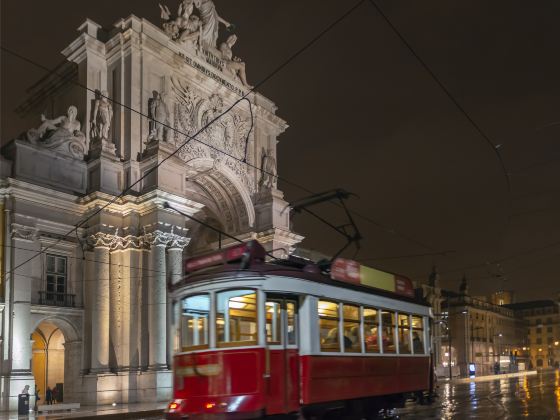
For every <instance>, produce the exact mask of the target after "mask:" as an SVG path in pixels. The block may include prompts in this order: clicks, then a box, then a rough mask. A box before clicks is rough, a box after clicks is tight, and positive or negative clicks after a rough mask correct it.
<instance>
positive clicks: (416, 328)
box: [412, 315, 426, 354]
mask: <svg viewBox="0 0 560 420" xmlns="http://www.w3.org/2000/svg"><path fill="white" fill-rule="evenodd" d="M412 350H413V351H414V354H424V353H425V352H426V350H425V349H424V323H423V320H422V317H421V316H415V315H412Z"/></svg>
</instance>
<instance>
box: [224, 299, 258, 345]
mask: <svg viewBox="0 0 560 420" xmlns="http://www.w3.org/2000/svg"><path fill="white" fill-rule="evenodd" d="M257 332H258V328H257V293H256V292H255V291H254V290H227V291H224V292H220V293H217V294H216V337H217V344H218V347H229V346H247V345H251V344H256V343H257V340H258V336H257Z"/></svg>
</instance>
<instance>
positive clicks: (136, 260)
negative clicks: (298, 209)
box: [0, 2, 302, 410]
mask: <svg viewBox="0 0 560 420" xmlns="http://www.w3.org/2000/svg"><path fill="white" fill-rule="evenodd" d="M207 3H208V4H207ZM209 3H212V2H206V3H204V2H203V4H205V6H204V7H206V8H207V7H209ZM211 5H212V6H213V3H212V4H211ZM201 7H202V6H201ZM179 10H180V12H179V13H178V15H179V16H177V17H175V16H171V15H169V13H168V16H167V17H165V16H164V22H163V25H162V27H161V28H160V27H158V26H156V25H154V24H152V23H150V22H148V21H146V20H144V19H140V18H137V17H135V16H130V17H128V18H126V19H121V20H119V21H118V22H117V23H116V24H115V25H114V27H113V28H110V29H109V30H104V29H103V28H101V27H100V26H99V25H97V24H96V23H94V22H92V21H90V20H86V21H85V22H84V24H83V25H81V26H80V28H79V34H78V37H77V38H76V39H75V40H74V41H73V42H72V43H71V44H70V45H68V46H67V47H66V48H65V49H64V50H63V52H62V53H63V55H64V56H65V57H66V59H67V62H66V63H65V64H64V65H63V66H61V67H60V68H59V69H58V70H57V72H56V74H51V75H49V76H47V77H45V78H44V79H42V80H41V81H39V82H38V83H37V84H36V85H35V86H34V87H33V88H32V90H31V91H30V95H29V97H28V98H27V99H26V100H25V102H23V103H22V104H21V105H20V107H19V110H20V111H21V112H22V113H32V114H36V115H37V125H36V127H35V128H32V129H30V130H29V131H27V132H26V133H23V134H22V135H21V136H19V137H18V138H16V139H14V140H13V141H11V142H9V144H8V145H7V146H5V147H3V149H2V157H1V159H2V160H1V161H0V170H1V177H0V213H1V218H0V241H1V243H0V262H1V267H0V268H1V273H2V276H1V284H0V294H1V296H0V298H1V299H2V302H1V303H0V325H1V327H0V328H1V342H0V346H1V349H0V350H1V354H2V357H1V359H0V398H1V399H0V402H1V408H2V409H4V410H5V409H8V408H9V409H14V408H15V407H16V404H17V395H18V393H20V392H21V390H22V389H23V388H24V386H25V385H29V386H30V389H31V390H33V389H34V386H35V385H37V386H38V388H39V389H40V393H41V395H42V396H43V397H44V390H45V389H46V387H47V386H50V387H53V386H56V385H57V384H61V385H60V386H61V389H62V390H63V394H64V397H63V398H64V401H75V402H81V403H83V404H106V403H112V402H117V403H121V402H122V403H125V402H134V401H154V400H158V401H163V400H166V399H168V398H169V397H170V395H171V394H170V393H171V386H172V381H171V372H170V365H171V356H172V354H173V352H174V350H175V349H176V346H177V340H176V337H175V335H174V331H175V328H174V325H173V323H174V319H173V318H174V317H173V316H172V315H171V314H172V311H171V310H170V307H171V302H169V299H168V297H167V284H168V283H174V282H176V281H178V280H179V279H180V278H181V276H182V261H183V258H184V257H185V256H186V255H188V254H193V253H197V252H201V251H205V250H210V249H215V248H217V247H219V246H220V245H222V244H226V243H227V239H225V238H222V237H221V235H220V234H219V233H216V232H215V231H212V230H210V229H208V228H205V227H204V226H202V225H200V224H197V223H196V222H194V221H193V220H191V219H190V218H189V217H188V216H192V215H194V216H195V217H196V218H198V219H201V220H204V221H205V223H207V224H209V225H211V226H214V227H215V228H217V229H218V230H222V231H225V232H228V233H229V234H231V235H235V236H237V237H239V238H241V239H248V238H254V239H258V240H259V241H261V243H262V244H263V245H264V246H265V248H267V249H268V250H269V251H273V252H274V253H275V254H276V255H280V254H286V253H289V252H290V251H291V249H292V248H293V247H294V245H295V244H297V243H298V242H300V241H301V240H302V237H301V236H299V235H297V234H295V233H293V232H292V231H291V228H290V220H289V211H285V209H286V207H287V203H286V202H285V201H284V199H283V194H282V192H281V191H279V190H278V189H277V186H276V178H275V174H276V145H277V141H278V137H279V135H280V134H281V133H282V132H283V131H284V130H285V129H286V128H287V124H286V123H285V122H284V121H283V120H282V119H281V118H279V117H278V116H277V115H276V114H275V112H276V107H275V105H274V104H273V103H272V102H271V101H270V100H268V99H267V98H265V97H263V96H262V95H260V94H258V93H253V92H250V93H248V92H249V86H248V85H247V81H246V75H245V64H244V63H243V62H242V61H241V60H234V59H233V56H232V51H231V48H232V47H233V44H234V43H235V38H232V37H230V38H228V40H227V41H226V42H224V43H222V44H221V45H219V46H218V43H217V39H216V37H217V28H218V25H219V22H218V21H217V20H215V21H212V19H217V13H216V11H215V10H213V13H210V14H208V13H207V12H208V10H205V9H204V10H203V9H200V10H197V9H196V8H192V10H187V11H185V10H181V9H179ZM181 13H182V14H181ZM185 13H186V14H187V15H185ZM189 14H190V15H189ZM162 16H163V15H162ZM245 95H246V100H245V99H244V100H241V101H239V100H240V98H242V97H243V96H245ZM238 101H239V102H238ZM47 103H48V104H49V106H48V107H47V106H46V105H45V104H47ZM44 109H52V110H53V112H52V115H46V116H43V117H42V118H39V115H40V112H41V111H42V110H44ZM222 113H223V115H221V114H222ZM193 137H194V138H193ZM247 163H248V164H247ZM256 167H257V168H265V171H264V172H263V171H259V170H257V169H255V168H256ZM123 191H125V193H124V194H122V192H123ZM167 205H169V206H171V207H172V208H173V209H177V210H179V211H180V212H182V213H183V214H185V215H187V217H185V216H184V215H182V214H180V213H178V212H176V211H174V210H172V209H170V208H168V207H167ZM32 403H33V401H32Z"/></svg>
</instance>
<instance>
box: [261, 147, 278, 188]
mask: <svg viewBox="0 0 560 420" xmlns="http://www.w3.org/2000/svg"><path fill="white" fill-rule="evenodd" d="M265 188H276V159H274V155H273V153H272V149H268V151H266V150H265V149H264V147H263V149H262V153H261V179H260V180H259V190H262V189H265Z"/></svg>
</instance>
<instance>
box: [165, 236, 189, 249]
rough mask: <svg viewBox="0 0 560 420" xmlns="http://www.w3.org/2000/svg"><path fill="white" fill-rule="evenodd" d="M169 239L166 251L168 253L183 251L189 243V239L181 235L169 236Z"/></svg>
mask: <svg viewBox="0 0 560 420" xmlns="http://www.w3.org/2000/svg"><path fill="white" fill-rule="evenodd" d="M171 235H172V236H171V239H170V241H169V247H168V249H169V250H170V251H172V250H179V251H183V249H184V248H185V247H186V246H187V245H188V244H189V242H190V241H191V238H187V237H185V236H181V235H175V234H171Z"/></svg>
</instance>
